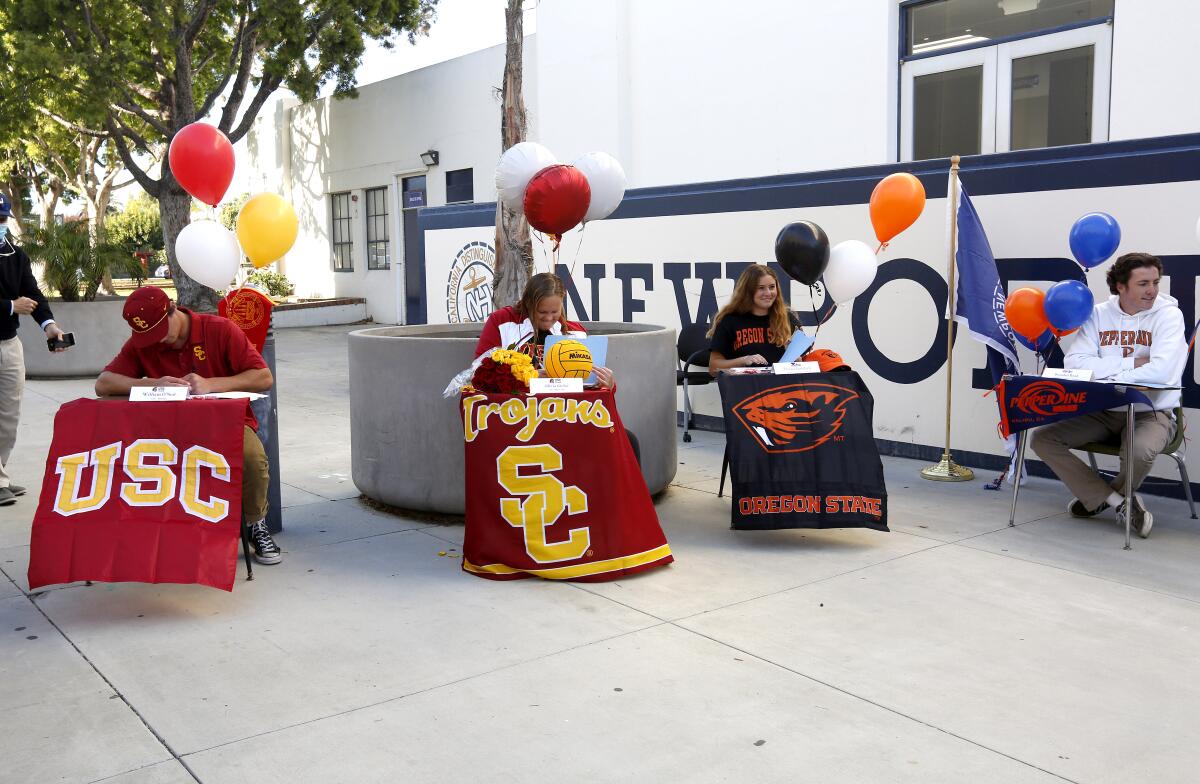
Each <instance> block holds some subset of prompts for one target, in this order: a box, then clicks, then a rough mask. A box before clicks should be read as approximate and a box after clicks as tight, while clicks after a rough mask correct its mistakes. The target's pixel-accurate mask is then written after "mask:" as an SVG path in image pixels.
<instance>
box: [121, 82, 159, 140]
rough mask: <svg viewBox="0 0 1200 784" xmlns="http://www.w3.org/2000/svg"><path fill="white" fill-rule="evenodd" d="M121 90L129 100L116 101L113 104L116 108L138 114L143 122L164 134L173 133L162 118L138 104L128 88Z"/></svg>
mask: <svg viewBox="0 0 1200 784" xmlns="http://www.w3.org/2000/svg"><path fill="white" fill-rule="evenodd" d="M121 92H123V93H125V99H126V101H127V102H126V103H114V104H113V108H114V109H117V110H118V111H123V112H126V113H128V114H132V115H135V116H137V117H138V118H140V119H141V120H142V121H143V122H145V123H146V124H147V125H149V126H150V127H151V128H153V129H154V130H156V131H158V132H159V133H161V134H162V135H163V136H170V135H171V129H170V128H168V127H167V124H166V123H164V122H163V121H162V118H160V117H155V116H154V115H153V114H151V113H150V112H148V111H146V109H145V108H143V107H142V106H140V105H138V104H137V103H136V102H135V101H134V99H133V96H132V95H130V94H129V91H128V90H124V89H123V90H122V91H121Z"/></svg>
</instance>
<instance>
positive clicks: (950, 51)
mask: <svg viewBox="0 0 1200 784" xmlns="http://www.w3.org/2000/svg"><path fill="white" fill-rule="evenodd" d="M1113 6H1114V2H1113V0H999V1H998V2H997V0H907V1H906V2H902V3H901V27H902V30H903V31H904V38H903V41H902V44H901V51H900V59H901V65H900V77H901V86H900V93H901V99H900V115H901V126H900V147H901V149H900V157H901V159H902V160H922V159H929V158H945V157H947V156H949V155H953V154H960V155H976V154H980V153H991V152H1008V151H1010V150H1026V149H1032V148H1040V147H1056V146H1060V145H1066V144H1086V143H1088V142H1097V141H1106V140H1107V138H1108V113H1109V76H1108V74H1109V70H1110V64H1111V52H1112V26H1111V21H1112V14H1113Z"/></svg>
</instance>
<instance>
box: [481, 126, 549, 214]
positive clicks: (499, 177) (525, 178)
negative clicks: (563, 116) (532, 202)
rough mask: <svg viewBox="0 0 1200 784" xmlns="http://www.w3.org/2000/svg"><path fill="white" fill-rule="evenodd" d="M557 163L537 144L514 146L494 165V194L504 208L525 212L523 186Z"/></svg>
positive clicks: (529, 143) (524, 143)
mask: <svg viewBox="0 0 1200 784" xmlns="http://www.w3.org/2000/svg"><path fill="white" fill-rule="evenodd" d="M556 163H558V158H555V157H554V153H552V152H550V151H549V150H547V149H546V148H545V147H543V146H542V145H540V144H538V143H537V142H521V143H520V144H514V145H513V146H512V147H509V148H508V149H507V150H505V151H504V154H503V155H501V156H500V162H499V163H497V164H496V192H497V193H498V194H499V195H500V200H501V201H503V202H504V206H506V207H508V208H509V209H510V210H512V211H514V212H517V213H520V212H524V210H525V186H526V185H528V184H529V181H530V180H532V179H533V175H535V174H537V173H538V172H540V171H541V170H542V169H544V168H546V167H547V166H553V165H554V164H556Z"/></svg>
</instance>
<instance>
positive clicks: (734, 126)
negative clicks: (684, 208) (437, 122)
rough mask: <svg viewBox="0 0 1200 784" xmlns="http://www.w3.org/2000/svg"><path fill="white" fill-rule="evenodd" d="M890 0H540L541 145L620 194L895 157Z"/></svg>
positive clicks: (892, 7) (892, 10) (893, 36)
mask: <svg viewBox="0 0 1200 784" xmlns="http://www.w3.org/2000/svg"><path fill="white" fill-rule="evenodd" d="M897 19H898V6H897V5H896V3H895V2H894V0H842V2H839V3H836V4H816V3H811V2H794V0H750V2H748V3H745V4H743V5H741V6H737V7H731V6H730V5H729V4H728V3H727V2H721V1H720V0H694V1H693V2H688V3H681V2H678V0H636V2H634V1H633V0H591V1H590V2H588V3H578V2H575V1H574V0H541V2H540V3H539V4H538V36H537V45H538V63H539V66H540V68H541V72H540V84H539V87H538V102H539V105H540V106H541V107H542V108H543V111H542V116H541V118H540V120H541V131H542V136H541V141H542V142H543V143H544V144H546V145H547V146H548V147H550V149H551V150H553V151H554V152H555V153H557V154H558V155H559V156H560V157H562V158H563V159H564V160H571V159H573V158H574V157H575V156H576V155H578V154H580V153H583V152H586V151H588V150H606V151H608V152H611V153H612V154H613V155H616V156H617V158H618V159H619V160H621V162H622V164H623V165H624V167H625V170H626V173H627V174H628V175H629V184H630V186H631V187H643V186H653V185H670V184H678V183H687V182H700V181H710V180H721V179H734V178H742V177H758V176H764V175H772V174H782V173H788V172H799V171H813V170H819V169H835V168H843V167H850V166H861V165H865V164H872V163H883V162H886V161H889V160H894V156H895V136H896V132H895V108H894V106H895V95H896V73H897V67H898V66H897V58H896V47H897V39H896V20H897Z"/></svg>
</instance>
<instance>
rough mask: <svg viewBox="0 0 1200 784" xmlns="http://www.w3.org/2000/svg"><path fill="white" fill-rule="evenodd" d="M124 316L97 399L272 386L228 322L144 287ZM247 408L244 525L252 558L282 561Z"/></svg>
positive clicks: (262, 454) (265, 471) (264, 467)
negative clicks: (172, 389)
mask: <svg viewBox="0 0 1200 784" xmlns="http://www.w3.org/2000/svg"><path fill="white" fill-rule="evenodd" d="M121 315H122V316H124V318H125V320H126V321H127V322H129V326H130V328H131V329H132V331H133V334H131V335H130V337H129V340H127V341H125V345H124V346H122V347H121V351H120V353H119V354H117V356H116V358H115V359H113V361H112V362H109V363H108V365H107V366H106V367H105V368H104V370H103V371H102V372H101V373H100V376H99V378H97V379H96V394H97V395H100V396H102V397H103V396H123V397H128V396H129V390H130V388H132V387H149V386H160V387H164V386H184V387H188V391H189V392H190V393H191V394H193V395H202V394H206V393H210V392H266V391H267V390H269V389H270V388H271V386H272V385H273V384H274V383H275V379H274V378H273V377H272V375H271V371H270V369H269V368H268V367H267V363H266V362H265V361H264V360H263V358H262V355H261V354H259V353H258V351H257V350H256V349H255V348H254V346H252V345H251V344H250V341H249V340H247V339H246V336H245V334H244V333H243V332H242V330H241V329H239V328H238V327H237V325H235V324H234V323H233V322H232V321H229V320H228V319H225V318H222V317H220V316H213V315H209V314H207V313H193V312H192V311H190V310H188V309H187V308H183V307H177V306H176V305H175V303H173V302H171V300H170V299H169V298H168V297H167V295H166V294H165V293H163V291H162V290H161V289H159V288H157V287H155V286H142V287H141V288H139V289H137V290H136V291H134V292H133V293H132V294H130V295H129V298H128V299H127V300H125V308H124V310H123V311H122V314H121ZM257 430H258V420H257V419H255V418H254V414H253V412H251V411H250V410H249V408H247V410H246V422H245V428H244V433H243V438H242V522H243V523H245V524H246V525H247V526H249V527H250V541H251V542H253V543H254V559H255V560H256V561H258V562H259V563H262V564H275V563H279V562H280V561H281V560H283V554H282V553H281V552H280V550H279V546H278V545H276V544H275V541H274V540H273V539H272V538H271V534H270V532H269V531H268V530H267V522H266V516H267V486H268V484H269V481H270V468H269V466H268V464H267V453H266V451H265V450H264V449H263V445H262V442H261V441H259V440H258V436H257V435H256V431H257Z"/></svg>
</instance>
